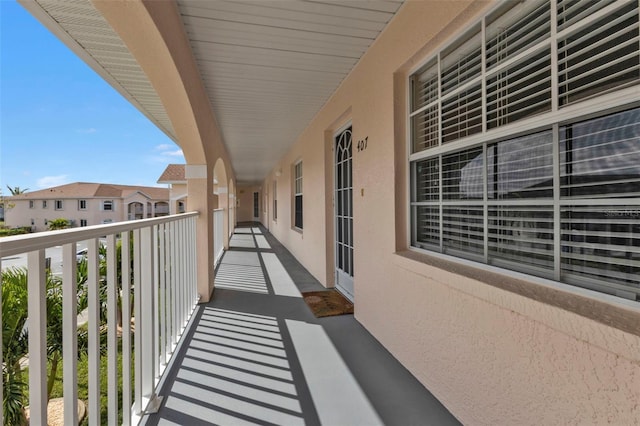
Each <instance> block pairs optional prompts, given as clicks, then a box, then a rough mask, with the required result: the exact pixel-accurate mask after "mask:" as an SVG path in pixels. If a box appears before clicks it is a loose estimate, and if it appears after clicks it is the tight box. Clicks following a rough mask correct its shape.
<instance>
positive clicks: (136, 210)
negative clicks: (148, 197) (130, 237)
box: [127, 201, 144, 220]
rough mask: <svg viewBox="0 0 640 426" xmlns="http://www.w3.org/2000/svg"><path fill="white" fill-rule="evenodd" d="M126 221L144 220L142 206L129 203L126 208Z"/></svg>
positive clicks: (137, 203)
mask: <svg viewBox="0 0 640 426" xmlns="http://www.w3.org/2000/svg"><path fill="white" fill-rule="evenodd" d="M127 219H128V220H137V219H144V204H142V203H139V202H137V201H135V202H133V203H129V205H128V206H127Z"/></svg>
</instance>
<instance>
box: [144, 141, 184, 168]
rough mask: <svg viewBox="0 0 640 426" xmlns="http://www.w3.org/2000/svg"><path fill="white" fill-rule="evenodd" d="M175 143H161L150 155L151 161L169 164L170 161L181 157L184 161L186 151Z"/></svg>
mask: <svg viewBox="0 0 640 426" xmlns="http://www.w3.org/2000/svg"><path fill="white" fill-rule="evenodd" d="M176 148H178V147H177V146H176V145H173V144H168V143H164V144H160V145H156V146H155V147H154V151H155V152H154V153H153V154H152V155H150V156H149V157H148V159H149V161H151V162H153V163H163V164H168V163H169V162H176V161H178V162H179V161H180V160H176V158H181V159H182V161H183V162H184V153H183V152H182V150H181V149H176Z"/></svg>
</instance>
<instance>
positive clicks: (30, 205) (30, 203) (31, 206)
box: [29, 200, 34, 209]
mask: <svg viewBox="0 0 640 426" xmlns="http://www.w3.org/2000/svg"><path fill="white" fill-rule="evenodd" d="M33 204H34V203H33V200H29V208H30V209H32V208H33Z"/></svg>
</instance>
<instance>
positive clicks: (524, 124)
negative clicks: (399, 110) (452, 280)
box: [405, 0, 640, 297]
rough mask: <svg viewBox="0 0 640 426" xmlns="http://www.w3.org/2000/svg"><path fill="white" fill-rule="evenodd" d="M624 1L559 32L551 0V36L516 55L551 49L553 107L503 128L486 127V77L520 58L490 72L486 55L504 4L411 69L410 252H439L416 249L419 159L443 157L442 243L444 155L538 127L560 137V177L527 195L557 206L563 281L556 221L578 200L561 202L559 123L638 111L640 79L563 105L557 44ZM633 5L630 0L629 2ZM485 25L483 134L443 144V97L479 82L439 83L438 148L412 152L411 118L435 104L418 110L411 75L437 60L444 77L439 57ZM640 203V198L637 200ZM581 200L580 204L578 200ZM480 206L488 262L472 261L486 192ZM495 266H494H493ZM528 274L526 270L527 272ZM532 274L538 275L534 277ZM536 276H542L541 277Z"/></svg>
mask: <svg viewBox="0 0 640 426" xmlns="http://www.w3.org/2000/svg"><path fill="white" fill-rule="evenodd" d="M622 4H623V3H614V4H612V5H609V6H606V7H604V8H603V9H601V10H598V11H596V12H595V13H593V14H592V15H591V16H588V17H587V18H585V19H584V20H582V21H579V22H578V23H573V24H572V25H571V26H569V27H567V28H564V29H563V30H562V31H558V29H557V21H556V11H557V7H556V0H550V9H551V17H552V19H551V21H552V22H551V31H550V35H549V37H548V38H547V39H545V40H542V41H540V42H538V43H536V44H535V45H533V46H530V47H529V48H527V49H526V50H524V51H522V52H520V53H518V55H517V57H518V58H523V57H527V56H530V55H532V54H535V53H537V52H540V51H542V50H543V49H550V51H551V108H550V110H549V111H548V112H543V113H540V114H537V115H532V116H528V117H526V118H523V119H521V120H519V121H514V122H511V123H508V124H505V125H501V126H497V127H494V128H491V129H487V105H486V103H487V96H486V95H487V92H486V90H487V88H486V86H487V84H486V82H487V76H488V75H489V74H490V73H491V74H496V72H497V71H496V69H502V68H508V67H509V66H511V64H513V63H515V62H517V61H518V59H515V60H513V61H511V60H507V61H506V65H505V64H504V63H503V64H498V65H496V66H494V67H493V69H492V70H491V72H490V73H489V72H487V65H486V63H485V59H486V54H485V49H486V43H485V41H484V37H485V34H486V22H487V20H488V17H489V16H490V15H491V14H492V13H494V12H495V11H496V10H498V9H499V8H501V7H504V6H503V4H499V5H497V6H494V7H492V8H491V9H490V10H489V11H488V12H487V13H486V14H485V16H483V17H481V18H480V19H478V20H477V21H476V22H475V23H473V24H472V25H469V26H466V27H465V30H464V31H461V32H460V33H458V34H456V35H454V36H453V37H451V38H450V40H448V41H447V42H446V43H445V44H444V45H443V47H442V48H439V49H438V50H437V51H436V53H435V54H434V55H430V56H429V57H426V58H425V59H424V60H423V61H421V62H420V63H419V64H418V65H417V66H415V67H414V68H413V69H411V70H410V72H409V73H408V78H407V80H406V82H407V85H406V96H407V100H408V101H407V102H408V111H409V113H408V114H407V117H406V126H407V127H406V128H407V129H408V131H407V141H406V147H407V152H408V166H409V167H408V168H407V169H408V170H407V173H406V175H405V176H406V179H407V181H406V182H407V185H406V188H407V199H408V200H409V203H408V206H409V208H408V209H407V227H406V238H407V242H408V246H409V248H410V249H411V250H415V251H420V252H425V253H429V254H431V253H434V252H433V251H430V250H427V249H425V248H421V247H417V246H415V245H414V241H415V238H414V237H415V236H414V233H415V232H416V230H417V227H416V224H415V223H414V220H415V218H414V213H413V209H414V206H417V205H418V203H416V202H414V201H413V200H414V197H413V195H414V194H413V189H412V188H413V187H414V179H415V177H414V176H415V175H414V172H413V171H412V169H413V165H414V164H417V163H418V161H420V160H426V159H429V158H433V159H438V161H439V172H438V173H439V175H440V177H439V191H440V197H439V202H438V203H437V204H438V205H439V208H440V216H439V224H440V244H441V245H442V228H443V227H442V218H443V216H442V209H443V206H444V205H445V204H443V197H442V191H443V190H442V157H443V155H446V154H449V153H456V152H462V151H464V150H466V149H471V148H474V147H482V149H483V150H484V154H483V155H484V158H486V146H487V144H491V143H494V142H499V141H501V140H506V139H510V138H514V137H518V136H522V135H526V134H532V133H536V132H539V131H543V130H551V131H552V133H553V137H554V138H555V141H554V151H555V152H554V170H555V172H554V173H555V174H556V176H555V177H554V182H555V183H554V186H555V188H554V196H553V198H552V199H550V200H547V201H541V202H540V200H532V199H528V200H527V202H528V204H531V205H532V204H533V203H538V202H540V203H541V204H547V205H549V206H551V207H552V208H553V211H554V230H555V237H554V238H555V241H554V247H555V248H554V252H555V259H554V262H555V268H554V271H553V277H551V279H552V280H554V281H560V278H561V277H560V261H561V255H560V242H559V241H560V238H561V237H560V234H561V232H560V231H561V230H560V225H561V224H560V221H559V220H557V218H559V217H560V216H559V214H560V213H559V212H560V209H561V207H562V206H565V205H571V204H574V205H575V204H576V203H575V200H563V201H562V202H561V201H560V195H559V192H560V191H559V182H558V181H559V179H558V178H557V174H558V173H559V165H558V162H559V159H558V155H557V154H558V152H557V151H558V146H557V145H558V144H557V139H558V138H559V136H558V133H559V131H558V129H559V127H560V126H562V125H564V124H572V123H578V122H581V121H584V120H588V119H590V118H595V117H604V116H607V115H609V114H613V113H616V112H619V111H623V110H629V109H634V108H637V107H640V102H639V100H638V97H637V93H638V87H639V84H640V83H637V82H636V83H632V85H631V86H626V87H622V88H620V89H616V90H613V91H611V92H606V91H604V92H603V93H601V94H596V95H594V96H592V97H590V98H588V99H584V100H578V101H575V102H572V103H569V104H565V105H562V106H561V105H559V103H560V102H559V88H558V86H559V83H558V73H559V72H558V66H557V65H558V59H557V56H555V55H556V54H557V50H558V47H557V46H558V44H559V43H560V40H561V39H563V40H564V39H567V38H568V37H569V36H570V35H571V34H575V33H578V32H579V31H582V30H584V29H585V28H587V27H589V25H591V24H593V23H595V22H596V21H597V20H599V19H602V18H603V17H604V16H606V14H607V13H608V12H610V11H611V10H614V9H617V8H620V7H621V5H622ZM627 4H628V3H627ZM477 26H480V29H481V37H482V38H481V48H482V58H483V59H482V72H481V76H480V81H481V82H482V102H483V105H482V116H481V117H482V129H483V130H482V132H480V133H477V134H474V135H471V136H466V137H462V138H460V139H457V140H455V141H451V142H448V143H446V144H443V143H442V126H441V120H442V117H441V114H442V102H443V98H444V99H448V98H451V97H453V96H454V95H455V94H456V93H459V92H462V91H464V90H466V89H467V88H468V87H469V86H470V85H472V84H475V83H476V79H473V80H472V81H469V82H466V83H464V84H462V85H461V86H460V87H459V88H458V89H454V90H450V91H449V92H448V93H447V94H446V95H444V96H443V94H442V93H441V91H442V89H441V87H440V85H438V96H437V101H435V103H432V104H433V105H437V108H438V117H439V118H438V120H439V122H438V127H437V132H438V141H437V144H436V146H433V147H430V148H426V149H423V150H421V151H418V152H413V143H414V142H413V135H412V134H411V133H412V120H411V117H412V116H414V115H417V114H418V113H419V112H421V111H424V110H425V109H426V108H429V107H430V106H431V105H432V104H427V105H423V106H422V107H421V108H419V109H417V110H413V108H414V106H413V105H412V96H413V92H412V85H411V83H412V77H413V76H414V75H415V74H416V73H418V72H419V71H421V70H423V69H424V67H425V66H426V64H428V63H430V62H432V61H434V60H435V61H436V64H437V65H438V79H439V78H440V67H439V64H440V59H441V55H442V52H445V51H446V49H447V48H448V47H449V46H451V45H454V44H455V43H456V42H457V40H459V39H462V38H464V37H465V36H466V34H468V33H469V31H468V28H472V27H474V28H475V27H477ZM486 173H487V172H486V165H485V166H484V172H483V174H484V185H485V187H486V182H487V180H486V179H487V177H486ZM583 202H585V203H586V202H593V200H591V199H590V200H586V201H583ZM636 202H637V201H636ZM579 203H580V201H579V202H578V203H577V204H579ZM595 203H596V204H601V205H607V206H609V205H619V206H628V205H629V204H630V203H632V201H630V199H629V198H620V199H612V198H608V199H605V200H604V201H602V202H599V201H596V202H595ZM466 204H473V203H466ZM477 204H478V205H484V214H483V221H484V223H483V225H484V227H483V228H484V233H485V236H484V246H485V247H484V257H485V259H484V261H483V260H482V259H479V260H476V259H474V260H472V262H482V263H486V262H487V259H486V257H487V235H486V234H487V227H488V226H487V221H488V219H487V211H486V209H487V208H486V205H487V199H486V191H485V195H484V200H481V201H479V202H477ZM521 204H526V202H525V203H521ZM633 206H635V204H633ZM435 253H437V255H438V256H444V257H446V258H448V259H450V260H452V261H458V262H462V263H468V262H469V260H468V259H464V258H459V257H456V256H450V255H446V254H442V253H439V252H437V251H436V252H435ZM489 268H492V269H493V267H489ZM496 269H500V268H496ZM504 271H505V273H507V274H508V273H510V272H511V271H508V270H504ZM525 273H526V272H525ZM532 277H533V276H532ZM536 279H537V278H536ZM570 284H575V285H578V286H582V283H577V282H570ZM584 286H585V287H587V288H590V289H595V290H596V291H599V292H604V293H612V294H616V295H618V296H621V297H633V295H630V294H625V292H624V291H620V292H618V291H617V290H616V291H614V292H611V291H610V290H611V289H610V288H607V287H606V286H605V287H600V286H598V285H592V283H587V285H584Z"/></svg>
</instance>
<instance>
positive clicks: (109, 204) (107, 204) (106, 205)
mask: <svg viewBox="0 0 640 426" xmlns="http://www.w3.org/2000/svg"><path fill="white" fill-rule="evenodd" d="M102 210H104V211H113V201H111V200H108V201H103V202H102Z"/></svg>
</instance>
